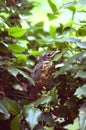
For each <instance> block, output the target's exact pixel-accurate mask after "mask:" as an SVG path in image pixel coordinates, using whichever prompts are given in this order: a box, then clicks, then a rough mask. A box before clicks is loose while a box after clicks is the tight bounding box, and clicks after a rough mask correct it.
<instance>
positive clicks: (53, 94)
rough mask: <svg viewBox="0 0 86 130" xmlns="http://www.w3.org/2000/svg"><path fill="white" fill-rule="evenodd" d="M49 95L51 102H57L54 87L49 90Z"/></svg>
mask: <svg viewBox="0 0 86 130" xmlns="http://www.w3.org/2000/svg"><path fill="white" fill-rule="evenodd" d="M50 96H51V98H52V99H51V100H52V102H54V104H57V102H58V101H57V89H56V88H53V89H51V91H50Z"/></svg>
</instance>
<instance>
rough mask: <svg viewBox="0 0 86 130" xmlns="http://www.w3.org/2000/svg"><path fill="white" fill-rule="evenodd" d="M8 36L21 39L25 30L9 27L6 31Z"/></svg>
mask: <svg viewBox="0 0 86 130" xmlns="http://www.w3.org/2000/svg"><path fill="white" fill-rule="evenodd" d="M8 33H9V35H11V36H13V37H15V38H17V37H21V36H23V35H24V34H25V33H26V29H23V28H20V27H11V28H9V29H8Z"/></svg>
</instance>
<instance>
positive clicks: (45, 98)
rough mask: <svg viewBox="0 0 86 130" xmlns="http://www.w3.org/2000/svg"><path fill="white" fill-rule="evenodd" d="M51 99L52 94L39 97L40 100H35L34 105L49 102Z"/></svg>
mask: <svg viewBox="0 0 86 130" xmlns="http://www.w3.org/2000/svg"><path fill="white" fill-rule="evenodd" d="M51 99H52V98H51V96H48V97H42V98H39V99H38V100H36V101H35V102H34V105H35V106H38V105H40V104H45V103H49V102H50V101H51Z"/></svg>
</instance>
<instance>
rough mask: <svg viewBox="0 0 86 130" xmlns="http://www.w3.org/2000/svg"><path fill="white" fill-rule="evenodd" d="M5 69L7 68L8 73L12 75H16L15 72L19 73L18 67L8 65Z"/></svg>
mask: <svg viewBox="0 0 86 130" xmlns="http://www.w3.org/2000/svg"><path fill="white" fill-rule="evenodd" d="M7 70H8V71H9V73H10V74H12V75H13V76H14V77H16V76H17V74H18V73H19V69H17V68H15V67H11V66H9V67H8V68H7Z"/></svg>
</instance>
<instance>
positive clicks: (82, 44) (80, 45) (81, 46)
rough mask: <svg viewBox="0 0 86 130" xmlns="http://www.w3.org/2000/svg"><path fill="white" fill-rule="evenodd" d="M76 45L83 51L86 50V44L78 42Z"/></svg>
mask: <svg viewBox="0 0 86 130" xmlns="http://www.w3.org/2000/svg"><path fill="white" fill-rule="evenodd" d="M76 44H77V46H78V47H80V48H82V49H86V42H77V43H76Z"/></svg>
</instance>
